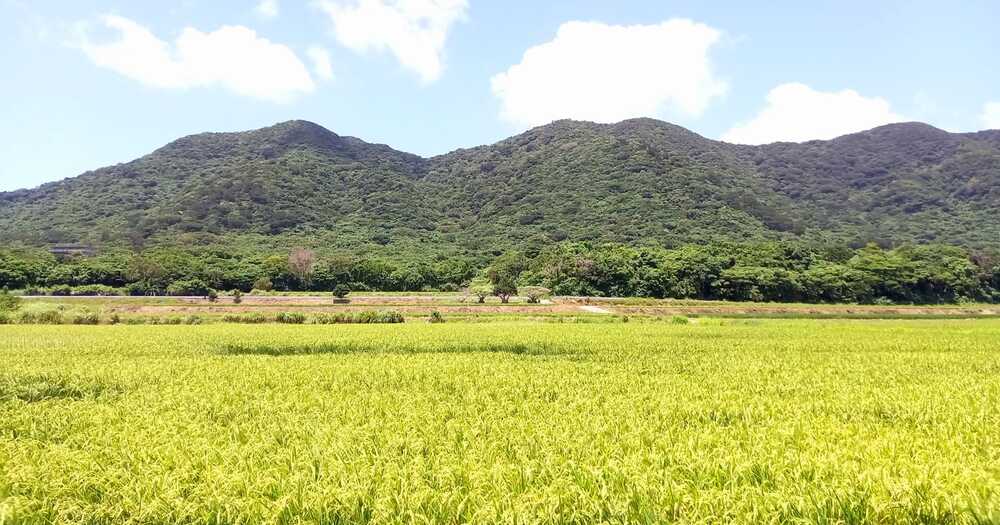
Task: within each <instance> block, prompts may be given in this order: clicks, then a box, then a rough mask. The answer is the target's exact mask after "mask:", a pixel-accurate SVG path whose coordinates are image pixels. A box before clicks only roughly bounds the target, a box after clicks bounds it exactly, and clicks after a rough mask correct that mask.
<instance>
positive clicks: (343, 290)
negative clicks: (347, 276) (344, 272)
mask: <svg viewBox="0 0 1000 525" xmlns="http://www.w3.org/2000/svg"><path fill="white" fill-rule="evenodd" d="M349 293H351V288H350V287H349V286H347V285H346V284H338V285H337V286H336V287H335V288H334V289H333V296H334V297H336V298H337V299H340V300H344V299H346V298H347V295H348V294H349Z"/></svg>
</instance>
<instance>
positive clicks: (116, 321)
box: [108, 314, 122, 324]
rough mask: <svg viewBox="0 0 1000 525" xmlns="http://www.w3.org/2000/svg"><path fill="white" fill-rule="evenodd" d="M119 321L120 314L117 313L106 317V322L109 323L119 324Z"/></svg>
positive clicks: (120, 320)
mask: <svg viewBox="0 0 1000 525" xmlns="http://www.w3.org/2000/svg"><path fill="white" fill-rule="evenodd" d="M121 322H122V316H120V315H118V314H111V317H108V323H110V324H121Z"/></svg>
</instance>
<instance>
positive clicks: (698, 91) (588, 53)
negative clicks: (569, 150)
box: [492, 19, 727, 125]
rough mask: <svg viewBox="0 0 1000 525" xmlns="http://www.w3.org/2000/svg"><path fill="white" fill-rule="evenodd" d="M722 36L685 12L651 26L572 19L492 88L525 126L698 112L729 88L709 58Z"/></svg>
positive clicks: (506, 111) (506, 114)
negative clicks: (564, 119) (554, 122)
mask: <svg viewBox="0 0 1000 525" xmlns="http://www.w3.org/2000/svg"><path fill="white" fill-rule="evenodd" d="M720 36H721V33H720V32H719V31H718V30H716V29H713V28H711V27H709V26H707V25H704V24H699V23H696V22H693V21H691V20H686V19H672V20H668V21H666V22H663V23H661V24H657V25H645V26H643V25H636V26H614V25H606V24H603V23H599V22H567V23H565V24H563V25H562V26H561V27H560V28H559V31H558V32H557V34H556V37H555V39H554V40H552V41H551V42H547V43H545V44H541V45H538V46H535V47H532V48H530V49H528V50H527V51H525V53H524V56H523V57H522V58H521V63H519V64H516V65H514V66H511V67H510V68H509V69H508V70H507V71H506V72H503V73H500V74H498V75H496V76H494V77H493V79H492V88H493V94H494V95H495V96H496V97H497V98H499V99H500V102H501V116H502V118H503V119H504V120H507V121H510V122H513V123H516V124H519V125H538V124H546V123H548V122H551V121H553V120H558V119H562V118H573V119H581V120H592V121H596V122H615V121H619V120H623V119H627V118H631V117H651V116H655V115H658V114H661V113H662V112H664V111H666V110H673V111H677V112H680V113H684V114H688V115H692V116H697V115H700V114H701V113H702V112H704V111H705V109H706V108H707V107H708V105H709V103H710V102H711V101H712V100H713V99H715V98H717V97H720V96H722V95H724V94H725V93H726V89H727V87H726V83H725V82H724V81H722V80H721V79H719V78H718V77H716V75H715V74H714V73H713V71H712V65H711V61H710V60H709V52H710V51H711V48H712V46H713V45H715V44H716V42H718V40H719V38H720Z"/></svg>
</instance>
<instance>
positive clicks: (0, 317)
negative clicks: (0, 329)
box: [0, 312, 11, 325]
mask: <svg viewBox="0 0 1000 525" xmlns="http://www.w3.org/2000/svg"><path fill="white" fill-rule="evenodd" d="M3 324H11V319H10V316H9V315H7V312H0V325H3Z"/></svg>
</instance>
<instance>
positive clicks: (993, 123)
mask: <svg viewBox="0 0 1000 525" xmlns="http://www.w3.org/2000/svg"><path fill="white" fill-rule="evenodd" d="M979 119H980V121H981V122H982V124H983V126H985V127H986V129H1000V102H987V103H986V105H985V106H983V114H982V115H980V117H979Z"/></svg>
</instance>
